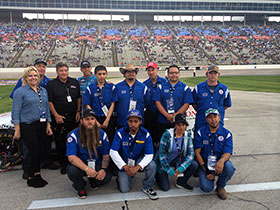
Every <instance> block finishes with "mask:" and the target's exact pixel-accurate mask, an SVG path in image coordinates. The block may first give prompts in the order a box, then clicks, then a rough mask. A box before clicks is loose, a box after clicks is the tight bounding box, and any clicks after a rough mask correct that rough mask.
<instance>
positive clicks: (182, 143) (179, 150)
mask: <svg viewBox="0 0 280 210" xmlns="http://www.w3.org/2000/svg"><path fill="white" fill-rule="evenodd" d="M174 140H175V143H176V147H177V150H178V152H179V154H182V151H183V146H184V136H182V142H181V149H180V147H179V144H178V142H177V138H176V137H174Z"/></svg>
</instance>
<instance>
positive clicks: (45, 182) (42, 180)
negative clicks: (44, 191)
mask: <svg viewBox="0 0 280 210" xmlns="http://www.w3.org/2000/svg"><path fill="white" fill-rule="evenodd" d="M35 177H36V178H37V179H39V180H40V181H41V182H42V183H44V184H45V185H47V184H48V182H47V181H46V180H44V179H43V178H42V177H41V174H37V175H35Z"/></svg>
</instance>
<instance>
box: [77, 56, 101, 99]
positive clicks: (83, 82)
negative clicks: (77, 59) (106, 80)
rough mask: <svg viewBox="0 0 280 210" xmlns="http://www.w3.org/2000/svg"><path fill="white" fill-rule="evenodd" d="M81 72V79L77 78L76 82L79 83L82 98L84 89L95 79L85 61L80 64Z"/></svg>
mask: <svg viewBox="0 0 280 210" xmlns="http://www.w3.org/2000/svg"><path fill="white" fill-rule="evenodd" d="M80 70H81V72H82V73H83V76H82V77H78V81H79V83H80V88H81V93H82V96H83V95H84V94H85V92H86V88H87V87H88V86H89V85H91V84H93V83H95V82H96V80H97V79H96V77H95V76H94V74H93V73H92V71H91V70H92V67H91V65H90V62H89V61H87V60H84V61H82V62H81V69H80Z"/></svg>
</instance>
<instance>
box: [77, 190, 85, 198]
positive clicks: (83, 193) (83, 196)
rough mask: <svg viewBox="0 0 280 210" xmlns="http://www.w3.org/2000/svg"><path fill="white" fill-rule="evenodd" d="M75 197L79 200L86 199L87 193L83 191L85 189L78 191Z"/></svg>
mask: <svg viewBox="0 0 280 210" xmlns="http://www.w3.org/2000/svg"><path fill="white" fill-rule="evenodd" d="M77 197H78V198H80V199H85V198H87V192H86V190H85V189H82V190H80V191H78V193H77Z"/></svg>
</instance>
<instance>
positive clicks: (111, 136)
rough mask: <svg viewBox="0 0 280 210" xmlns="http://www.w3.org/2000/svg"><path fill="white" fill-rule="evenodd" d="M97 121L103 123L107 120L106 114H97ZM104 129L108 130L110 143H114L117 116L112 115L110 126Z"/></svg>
mask: <svg viewBox="0 0 280 210" xmlns="http://www.w3.org/2000/svg"><path fill="white" fill-rule="evenodd" d="M96 119H97V121H98V122H99V123H100V124H101V125H102V124H103V122H104V121H105V120H106V117H105V116H96ZM104 131H105V132H106V134H107V136H108V138H109V141H110V145H111V144H112V141H113V140H114V136H115V133H116V117H113V116H112V117H111V119H110V121H109V124H108V127H107V128H106V129H104Z"/></svg>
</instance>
